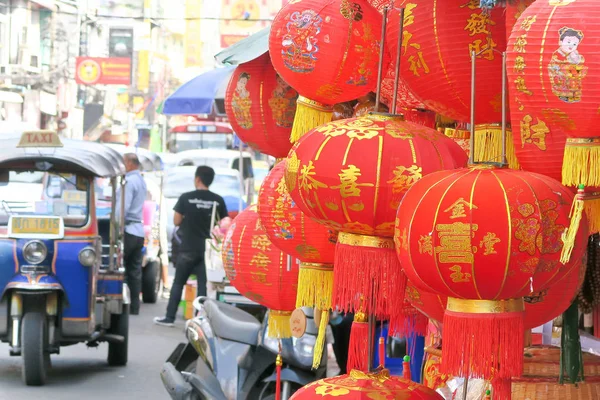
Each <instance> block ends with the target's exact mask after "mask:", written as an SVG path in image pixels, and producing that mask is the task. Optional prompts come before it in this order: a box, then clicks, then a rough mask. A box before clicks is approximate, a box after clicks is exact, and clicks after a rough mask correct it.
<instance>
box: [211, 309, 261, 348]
mask: <svg viewBox="0 0 600 400" xmlns="http://www.w3.org/2000/svg"><path fill="white" fill-rule="evenodd" d="M204 309H205V310H206V315H207V316H208V319H209V320H210V324H211V326H212V328H213V330H214V331H215V335H216V336H218V337H220V338H223V339H227V340H231V341H234V342H240V343H245V344H249V345H252V346H256V345H257V344H258V333H259V332H260V328H261V325H260V322H258V320H257V319H256V318H254V317H253V316H252V315H250V314H248V313H247V312H245V311H243V310H240V309H239V308H236V307H234V306H231V305H229V304H227V303H222V302H220V301H215V300H212V299H207V300H206V301H204Z"/></svg>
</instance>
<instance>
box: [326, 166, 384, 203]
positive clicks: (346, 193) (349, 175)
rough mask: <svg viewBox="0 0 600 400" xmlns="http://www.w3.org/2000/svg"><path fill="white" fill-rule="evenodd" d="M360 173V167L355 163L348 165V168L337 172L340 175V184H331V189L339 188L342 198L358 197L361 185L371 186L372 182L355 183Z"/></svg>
mask: <svg viewBox="0 0 600 400" xmlns="http://www.w3.org/2000/svg"><path fill="white" fill-rule="evenodd" d="M361 175H362V174H361V173H360V168H358V167H357V166H355V165H348V168H346V169H342V172H341V173H340V174H338V176H339V177H340V185H339V186H332V187H331V189H340V195H341V196H342V198H347V197H358V196H360V189H359V187H361V186H367V187H373V186H374V185H373V184H372V183H357V181H358V178H359V177H360V176H361Z"/></svg>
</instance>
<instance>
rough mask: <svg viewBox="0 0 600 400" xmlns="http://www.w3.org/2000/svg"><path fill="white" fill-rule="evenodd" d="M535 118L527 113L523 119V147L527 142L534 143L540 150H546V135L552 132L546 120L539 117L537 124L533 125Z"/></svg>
mask: <svg viewBox="0 0 600 400" xmlns="http://www.w3.org/2000/svg"><path fill="white" fill-rule="evenodd" d="M532 121H533V118H532V117H531V115H526V116H524V117H523V120H522V121H521V148H523V147H525V144H534V145H536V146H537V147H538V148H539V149H540V150H542V151H545V150H546V135H547V134H549V133H550V129H548V126H547V125H546V123H545V122H544V121H541V120H540V119H539V118H538V119H537V124H535V125H531V122H532Z"/></svg>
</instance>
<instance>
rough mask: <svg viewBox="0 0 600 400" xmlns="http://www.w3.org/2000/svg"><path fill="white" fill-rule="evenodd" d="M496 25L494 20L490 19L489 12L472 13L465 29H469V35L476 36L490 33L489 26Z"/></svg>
mask: <svg viewBox="0 0 600 400" xmlns="http://www.w3.org/2000/svg"><path fill="white" fill-rule="evenodd" d="M490 25H491V26H493V25H496V23H495V22H494V21H492V20H491V19H490V16H489V15H487V14H483V13H482V14H471V17H469V19H468V20H467V25H466V26H465V28H464V30H465V31H469V36H475V35H479V34H486V35H487V34H489V33H490V31H489V29H488V28H489V26H490Z"/></svg>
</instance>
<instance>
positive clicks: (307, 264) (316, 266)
mask: <svg viewBox="0 0 600 400" xmlns="http://www.w3.org/2000/svg"><path fill="white" fill-rule="evenodd" d="M300 268H303V269H315V270H318V271H333V264H321V263H311V262H304V261H301V262H300Z"/></svg>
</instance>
